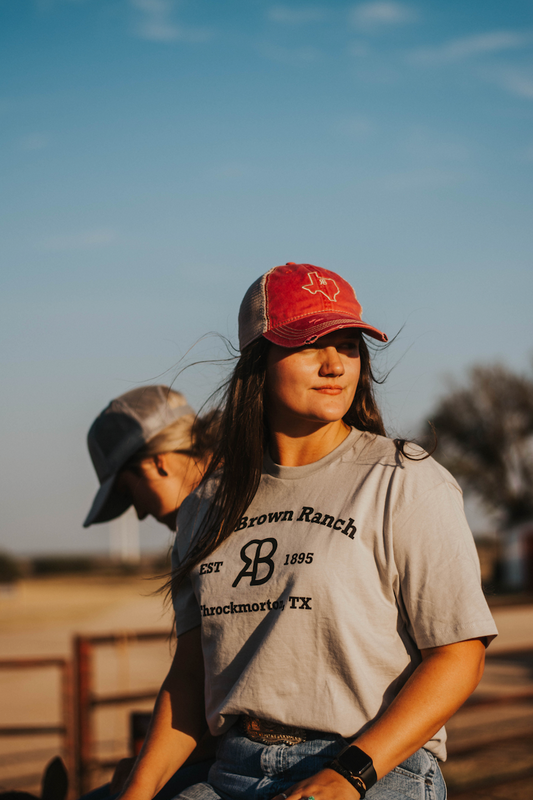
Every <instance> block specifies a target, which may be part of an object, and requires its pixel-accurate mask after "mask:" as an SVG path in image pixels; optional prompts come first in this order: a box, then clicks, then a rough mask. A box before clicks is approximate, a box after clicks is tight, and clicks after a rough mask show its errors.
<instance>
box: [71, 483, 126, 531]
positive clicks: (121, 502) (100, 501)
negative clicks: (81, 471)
mask: <svg viewBox="0 0 533 800" xmlns="http://www.w3.org/2000/svg"><path fill="white" fill-rule="evenodd" d="M116 477H117V476H116V475H111V477H110V478H107V480H105V481H104V482H103V483H102V485H101V486H100V488H99V489H98V491H97V492H96V497H95V498H94V501H93V504H92V506H91V510H90V511H89V513H88V514H87V517H86V519H85V522H84V523H83V527H84V528H88V527H89V526H90V525H94V523H97V522H109V521H110V520H112V519H116V518H117V517H120V516H121V515H122V514H123V513H124V512H125V511H127V510H128V508H129V507H130V506H131V502H130V501H129V500H128V499H127V498H126V497H124V496H123V495H120V494H118V493H117V492H115V491H113V489H114V486H115V480H116Z"/></svg>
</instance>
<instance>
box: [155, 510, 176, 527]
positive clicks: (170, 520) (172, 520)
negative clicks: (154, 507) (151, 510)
mask: <svg viewBox="0 0 533 800" xmlns="http://www.w3.org/2000/svg"><path fill="white" fill-rule="evenodd" d="M177 516H178V509H177V508H176V509H175V510H174V511H170V512H169V513H168V514H162V515H161V516H160V517H157V521H158V522H160V523H161V524H162V525H166V526H167V528H170V530H171V531H172V532H173V533H175V532H176V518H177Z"/></svg>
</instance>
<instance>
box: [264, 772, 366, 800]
mask: <svg viewBox="0 0 533 800" xmlns="http://www.w3.org/2000/svg"><path fill="white" fill-rule="evenodd" d="M360 796H361V795H360V794H359V792H358V791H357V789H355V788H354V787H353V786H352V784H351V783H349V782H348V781H347V780H346V779H345V778H343V777H342V775H339V773H338V772H335V770H333V769H327V768H326V769H323V770H321V772H317V774H316V775H312V776H311V777H310V778H306V779H305V780H304V781H299V782H298V783H295V784H294V786H291V788H290V789H287V791H286V792H282V793H281V794H277V795H276V796H275V797H273V798H272V800H307V799H308V798H314V800H358V799H359V797H360Z"/></svg>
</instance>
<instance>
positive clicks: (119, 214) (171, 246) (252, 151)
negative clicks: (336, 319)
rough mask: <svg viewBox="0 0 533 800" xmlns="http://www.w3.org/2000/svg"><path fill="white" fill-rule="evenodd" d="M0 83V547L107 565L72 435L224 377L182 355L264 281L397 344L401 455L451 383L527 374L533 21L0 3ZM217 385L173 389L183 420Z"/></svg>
mask: <svg viewBox="0 0 533 800" xmlns="http://www.w3.org/2000/svg"><path fill="white" fill-rule="evenodd" d="M0 75H1V81H0V163H1V177H0V180H1V183H0V193H1V202H2V221H3V225H2V232H1V234H0V241H1V243H2V256H1V258H2V292H1V301H0V302H1V303H2V309H1V314H0V325H1V327H2V350H1V363H2V372H3V380H2V389H1V399H2V409H3V414H2V417H1V419H0V426H1V427H2V443H3V444H2V451H3V452H2V455H3V457H2V467H1V469H2V477H1V481H0V494H1V495H2V496H1V497H0V505H1V507H2V509H3V512H2V522H1V526H0V547H4V548H6V549H8V550H11V551H12V552H18V553H29V552H46V551H89V550H102V549H105V547H106V546H107V535H108V534H107V526H105V525H104V526H100V527H99V529H90V530H89V531H83V530H82V528H81V521H82V519H83V517H84V515H85V513H86V511H87V509H88V507H89V505H90V502H91V498H92V495H93V493H94V490H95V488H96V479H95V477H94V475H93V472H92V467H91V465H90V462H89V459H88V456H87V454H86V450H85V441H84V440H85V434H86V431H87V428H88V427H89V424H90V422H91V421H92V419H93V418H94V417H95V416H96V414H97V413H98V412H99V411H100V410H101V408H103V407H104V405H106V404H107V402H108V401H109V400H110V399H111V398H112V397H113V396H115V395H117V394H120V393H122V392H123V391H127V390H128V389H129V388H132V387H133V386H136V385H139V384H140V383H143V382H150V381H152V380H154V379H156V380H158V381H166V382H170V381H172V380H173V379H174V378H175V376H176V374H177V372H178V366H176V365H177V364H178V362H180V359H185V361H187V360H194V359H195V358H202V357H209V356H214V357H216V356H220V354H221V353H222V346H221V345H220V343H218V342H217V340H216V339H215V338H213V337H211V338H208V339H207V340H204V341H202V342H201V343H200V344H197V345H196V346H195V347H193V350H192V352H190V353H189V348H191V346H193V345H194V343H195V342H196V341H197V340H198V339H199V338H200V337H202V336H203V335H204V334H205V333H206V332H208V331H216V332H219V333H221V334H223V335H226V336H228V337H229V338H230V339H232V340H233V341H235V334H236V316H237V310H238V306H239V303H240V299H241V297H242V295H243V294H244V291H245V290H246V288H247V287H248V285H249V284H250V283H251V282H252V281H253V280H254V279H255V278H256V277H257V276H258V275H260V274H261V273H262V272H264V271H266V270H267V269H269V268H270V267H272V266H275V265H276V264H281V263H285V262H286V261H296V262H299V261H304V262H308V263H313V264H319V265H321V266H324V267H327V268H329V269H333V270H336V271H338V272H340V273H341V274H342V275H343V276H345V277H346V278H347V279H349V280H350V281H351V282H352V283H353V285H354V286H355V289H356V291H357V293H358V296H359V298H360V300H361V302H362V304H363V307H364V315H365V318H367V319H368V321H369V322H371V323H373V324H375V325H377V326H378V327H381V328H382V329H384V330H386V331H387V333H388V334H389V335H390V336H392V335H394V334H395V333H396V332H397V331H398V330H399V329H400V328H402V326H403V330H402V332H401V334H400V335H399V337H398V339H397V341H396V342H395V343H394V345H393V346H392V348H390V350H389V351H388V352H387V354H384V355H383V356H382V357H381V358H380V359H379V361H378V366H379V365H380V366H381V368H382V369H386V368H390V367H392V366H394V365H396V367H395V369H394V370H393V372H392V374H391V375H390V377H389V379H388V381H387V384H386V386H385V388H384V389H383V391H382V393H381V397H382V403H383V407H384V411H385V415H386V419H387V422H388V425H389V428H390V430H391V432H392V433H394V434H396V433H400V434H406V435H409V434H413V433H415V432H416V430H417V428H418V426H419V425H420V423H421V421H422V420H424V419H425V418H426V417H427V415H428V414H429V413H430V410H431V407H432V405H433V404H434V402H435V400H436V398H437V397H438V396H439V394H441V393H442V391H443V390H444V389H445V386H446V380H447V376H452V377H455V378H456V379H458V380H460V379H461V377H462V376H463V375H464V374H465V370H466V369H467V368H468V366H470V365H472V364H474V363H489V362H491V361H494V360H498V359H499V360H502V361H504V362H505V363H507V364H508V365H509V366H511V367H513V368H516V369H518V370H525V369H527V368H528V366H529V364H530V362H531V354H532V351H533V347H532V323H531V312H530V305H531V298H532V296H533V292H532V274H533V271H532V269H531V260H532V259H531V252H532V249H531V239H532V236H531V231H532V228H533V225H532V213H531V212H532V177H533V125H532V122H533V2H531V0H521V2H516V0H506V2H501V0H499V1H498V2H494V0H461V1H460V2H459V0H447V1H446V2H443V0H427V2H413V3H404V2H389V1H387V0H375V2H359V3H357V2H341V1H340V0H333V1H330V2H328V3H327V4H326V3H311V2H290V3H273V2H266V0H196V1H195V2H192V0H190V1H189V2H187V1H186V0H181V1H180V0H175V1H173V0H17V2H12V0H0ZM187 353H189V354H188V355H187ZM181 363H184V362H183V361H182V362H181ZM221 374H222V371H221V369H220V368H216V367H213V368H208V367H204V368H199V369H195V370H190V371H188V372H187V373H185V375H182V376H180V377H179V378H178V379H177V381H176V384H175V385H176V386H177V387H178V388H181V389H183V390H184V391H185V392H186V394H187V396H188V397H189V398H190V400H191V402H193V403H194V404H195V405H196V406H199V405H200V403H201V402H202V401H203V400H204V399H205V398H206V396H207V395H208V393H209V390H210V388H212V387H213V386H214V384H215V383H216V381H217V380H218V379H219V378H220V376H221ZM473 521H474V525H475V524H476V522H477V519H476V518H474V520H473ZM167 538H168V537H167V536H166V534H165V533H164V532H160V531H158V529H157V526H156V525H155V524H149V523H143V525H142V539H143V546H144V547H145V548H147V549H150V548H152V547H160V546H161V544H162V543H163V542H166V541H167Z"/></svg>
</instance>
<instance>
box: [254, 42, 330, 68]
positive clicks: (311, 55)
mask: <svg viewBox="0 0 533 800" xmlns="http://www.w3.org/2000/svg"><path fill="white" fill-rule="evenodd" d="M258 50H259V53H260V54H261V55H262V56H264V58H268V59H270V61H276V62H278V63H280V64H294V65H305V64H311V63H313V62H314V61H317V60H318V59H319V58H320V57H321V53H320V51H319V50H318V49H317V48H316V47H285V46H283V45H279V44H273V43H270V42H267V43H263V44H260V45H259V46H258Z"/></svg>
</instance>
